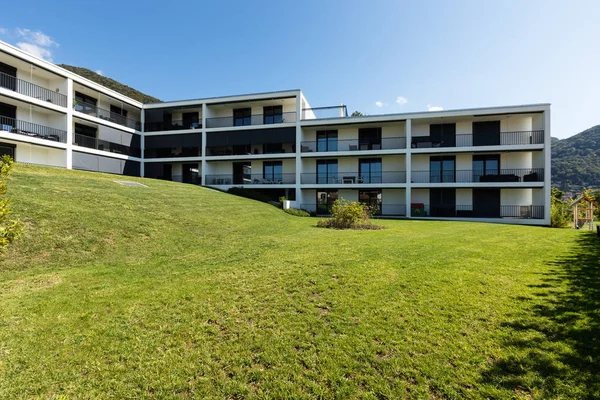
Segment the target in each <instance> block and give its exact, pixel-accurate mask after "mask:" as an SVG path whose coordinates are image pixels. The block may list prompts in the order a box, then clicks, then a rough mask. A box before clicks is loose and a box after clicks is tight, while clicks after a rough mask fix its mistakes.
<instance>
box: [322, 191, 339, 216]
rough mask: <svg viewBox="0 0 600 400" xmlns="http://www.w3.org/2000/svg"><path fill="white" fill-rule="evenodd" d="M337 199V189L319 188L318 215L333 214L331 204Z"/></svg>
mask: <svg viewBox="0 0 600 400" xmlns="http://www.w3.org/2000/svg"><path fill="white" fill-rule="evenodd" d="M337 199H338V192H337V190H319V191H318V192H317V215H327V214H331V206H332V205H333V202H334V201H336V200H337Z"/></svg>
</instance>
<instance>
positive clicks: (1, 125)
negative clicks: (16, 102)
mask: <svg viewBox="0 0 600 400" xmlns="http://www.w3.org/2000/svg"><path fill="white" fill-rule="evenodd" d="M0 130H2V131H7V132H10V133H14V134H17V135H23V136H28V137H32V138H38V139H44V140H51V141H53V142H60V143H67V132H66V131H63V130H60V129H56V128H50V127H48V126H43V125H38V124H34V123H31V122H25V121H19V120H18V119H14V118H8V117H3V116H0Z"/></svg>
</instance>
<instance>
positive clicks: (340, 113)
mask: <svg viewBox="0 0 600 400" xmlns="http://www.w3.org/2000/svg"><path fill="white" fill-rule="evenodd" d="M347 116H348V109H347V108H346V106H345V105H343V104H342V105H339V106H331V107H313V108H303V109H302V119H327V118H345V117H347Z"/></svg>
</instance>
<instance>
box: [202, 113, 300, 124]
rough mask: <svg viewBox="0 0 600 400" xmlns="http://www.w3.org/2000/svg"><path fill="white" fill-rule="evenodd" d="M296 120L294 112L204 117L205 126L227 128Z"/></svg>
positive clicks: (285, 122)
mask: <svg viewBox="0 0 600 400" xmlns="http://www.w3.org/2000/svg"><path fill="white" fill-rule="evenodd" d="M294 122H296V113H295V112H284V113H282V114H278V115H269V116H266V115H263V114H256V115H251V116H249V117H246V118H243V117H237V118H234V117H217V118H206V127H207V128H229V127H232V126H235V127H240V126H250V125H273V124H288V123H294Z"/></svg>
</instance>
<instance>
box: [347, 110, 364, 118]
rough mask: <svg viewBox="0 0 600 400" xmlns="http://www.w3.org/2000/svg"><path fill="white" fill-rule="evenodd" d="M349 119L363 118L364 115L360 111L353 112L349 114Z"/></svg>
mask: <svg viewBox="0 0 600 400" xmlns="http://www.w3.org/2000/svg"><path fill="white" fill-rule="evenodd" d="M350 116H351V117H364V116H365V114H363V113H361V112H360V111H354V112H353V113H352V114H350Z"/></svg>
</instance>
